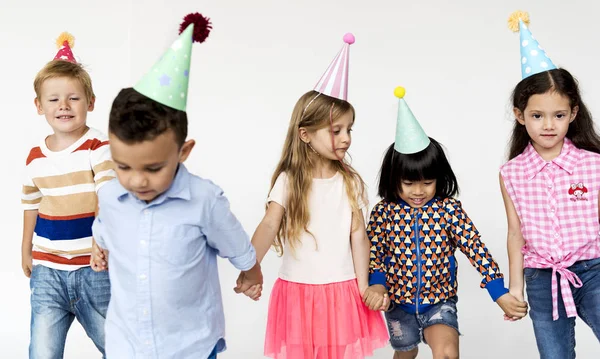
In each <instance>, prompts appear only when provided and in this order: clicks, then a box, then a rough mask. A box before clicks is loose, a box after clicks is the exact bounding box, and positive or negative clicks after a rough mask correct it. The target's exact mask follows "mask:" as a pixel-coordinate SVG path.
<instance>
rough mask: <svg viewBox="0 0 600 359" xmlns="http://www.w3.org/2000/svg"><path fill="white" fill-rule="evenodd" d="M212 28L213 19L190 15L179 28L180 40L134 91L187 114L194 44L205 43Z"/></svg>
mask: <svg viewBox="0 0 600 359" xmlns="http://www.w3.org/2000/svg"><path fill="white" fill-rule="evenodd" d="M211 29H212V25H211V23H210V19H208V18H205V17H204V16H202V15H201V14H199V13H193V14H189V15H187V16H186V17H185V18H184V21H183V23H182V24H181V25H180V29H179V33H180V34H181V35H180V36H179V38H178V39H177V40H175V42H173V45H171V47H170V48H169V49H168V50H167V51H166V52H165V53H164V54H163V56H162V57H161V58H160V60H158V62H157V63H156V64H154V66H152V69H150V71H149V72H148V73H147V74H146V75H145V76H144V77H143V78H142V79H141V80H140V81H139V82H138V83H137V84H136V85H135V86H134V87H133V88H134V89H135V90H136V91H137V92H139V93H141V94H142V95H144V96H146V97H149V98H151V99H153V100H154V101H156V102H158V103H161V104H163V105H165V106H168V107H171V108H174V109H176V110H179V111H184V112H185V109H186V105H187V98H188V83H189V78H190V60H191V58H192V43H193V42H204V40H206V38H207V37H208V34H209V33H210V30H211Z"/></svg>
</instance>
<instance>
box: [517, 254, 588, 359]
mask: <svg viewBox="0 0 600 359" xmlns="http://www.w3.org/2000/svg"><path fill="white" fill-rule="evenodd" d="M569 270H571V271H572V272H573V273H575V274H576V275H577V276H578V277H579V279H581V282H582V283H583V286H582V287H581V288H575V287H573V286H572V285H571V290H572V292H573V298H574V300H575V306H576V307H577V314H578V315H579V317H580V318H581V319H582V320H583V321H584V322H585V323H586V324H587V325H589V326H590V328H592V331H593V332H594V334H595V335H596V338H598V340H600V258H597V259H592V260H587V261H579V262H576V263H575V264H573V265H572V266H571V267H569ZM559 278H560V276H559ZM551 280H552V269H535V268H525V283H526V285H527V299H528V301H529V306H530V310H529V316H530V317H531V320H532V321H533V330H534V332H535V339H536V342H537V347H538V351H539V352H540V359H572V358H575V318H567V313H566V311H565V306H564V303H563V301H562V294H561V292H560V285H559V286H558V291H559V292H558V314H559V316H560V317H559V318H558V319H557V320H552V283H551Z"/></svg>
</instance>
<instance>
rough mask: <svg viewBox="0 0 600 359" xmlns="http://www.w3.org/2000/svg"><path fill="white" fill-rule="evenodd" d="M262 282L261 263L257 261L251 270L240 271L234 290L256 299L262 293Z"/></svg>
mask: <svg viewBox="0 0 600 359" xmlns="http://www.w3.org/2000/svg"><path fill="white" fill-rule="evenodd" d="M262 284H263V275H262V271H261V270H260V264H259V263H258V262H256V264H255V265H254V267H252V268H251V269H250V270H247V271H245V272H241V273H240V275H239V277H238V279H237V281H236V286H235V288H233V290H234V291H235V292H236V293H238V294H239V293H244V294H245V295H246V296H248V297H250V299H252V300H255V301H256V300H259V299H260V296H261V295H262Z"/></svg>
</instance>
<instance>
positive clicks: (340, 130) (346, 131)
mask: <svg viewBox="0 0 600 359" xmlns="http://www.w3.org/2000/svg"><path fill="white" fill-rule="evenodd" d="M353 117H354V114H353V113H352V111H348V112H346V113H345V114H343V115H342V116H340V117H339V118H338V119H337V120H335V121H333V146H334V147H333V148H332V145H331V133H332V132H331V131H332V129H331V128H330V126H327V127H324V128H321V129H319V130H316V131H306V130H305V129H304V128H300V138H301V139H302V140H303V141H304V142H306V143H309V144H310V146H311V147H312V148H313V149H314V150H315V151H317V153H318V154H319V155H320V156H321V157H324V158H327V159H329V160H332V161H337V160H339V159H341V158H344V156H346V151H348V148H350V144H351V143H352V136H351V131H352V125H353V124H354V119H353ZM334 149H335V150H334Z"/></svg>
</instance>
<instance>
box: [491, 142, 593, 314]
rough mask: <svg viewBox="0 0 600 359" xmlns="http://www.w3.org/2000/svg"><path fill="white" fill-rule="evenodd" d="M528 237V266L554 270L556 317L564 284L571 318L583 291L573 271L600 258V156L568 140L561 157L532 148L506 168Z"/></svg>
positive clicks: (503, 170) (503, 171)
mask: <svg viewBox="0 0 600 359" xmlns="http://www.w3.org/2000/svg"><path fill="white" fill-rule="evenodd" d="M500 174H501V175H502V179H503V180H504V184H505V186H506V191H507V192H508V195H509V196H510V198H511V199H512V201H513V203H514V205H515V209H516V210H517V214H518V215H519V219H520V220H521V232H522V233H523V238H524V239H525V246H524V247H523V256H524V263H523V264H524V266H525V267H527V268H552V302H553V310H552V317H553V318H554V320H556V319H558V317H559V315H558V280H557V273H558V274H560V290H561V293H562V299H563V302H564V305H565V309H566V312H567V316H568V317H575V316H576V315H577V310H576V308H575V303H574V301H573V294H572V292H571V287H570V285H569V283H570V284H572V285H573V286H574V287H576V288H579V287H581V285H582V283H581V280H580V279H579V277H577V275H575V274H574V273H573V272H571V271H570V270H569V269H568V268H569V267H570V266H572V265H573V264H574V263H575V262H577V261H580V260H586V259H594V258H598V257H600V236H599V233H600V225H599V224H598V191H600V155H599V154H596V153H593V152H589V151H585V150H581V149H579V148H577V147H575V145H573V143H572V142H571V141H570V140H569V139H567V138H565V140H564V144H563V148H562V150H561V153H560V155H559V156H558V157H556V158H555V159H554V160H552V161H550V162H547V161H545V160H544V159H542V157H540V155H539V154H538V153H537V152H536V150H535V149H534V148H533V146H532V145H531V144H529V145H528V146H527V148H526V149H525V150H524V151H523V153H521V154H520V155H519V156H517V157H515V158H513V159H512V160H511V161H509V162H507V163H506V164H504V166H502V167H501V168H500Z"/></svg>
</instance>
